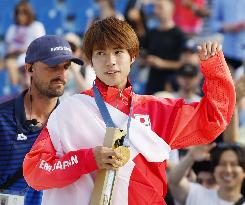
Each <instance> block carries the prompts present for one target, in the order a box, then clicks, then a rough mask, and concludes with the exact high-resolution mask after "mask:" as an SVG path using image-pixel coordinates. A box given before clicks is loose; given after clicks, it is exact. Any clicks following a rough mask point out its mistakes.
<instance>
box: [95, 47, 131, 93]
mask: <svg viewBox="0 0 245 205" xmlns="http://www.w3.org/2000/svg"><path fill="white" fill-rule="evenodd" d="M133 61H134V59H132V60H131V57H130V55H129V53H128V51H127V50H126V49H123V48H106V49H103V50H99V49H94V50H93V53H92V66H93V68H94V70H95V73H96V76H97V77H98V78H99V79H100V80H101V81H102V82H104V83H105V84H106V85H109V86H114V87H117V88H118V89H120V90H121V89H124V88H125V87H126V84H127V78H128V74H129V71H130V66H131V64H132V63H133Z"/></svg>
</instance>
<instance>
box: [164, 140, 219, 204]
mask: <svg viewBox="0 0 245 205" xmlns="http://www.w3.org/2000/svg"><path fill="white" fill-rule="evenodd" d="M214 146H215V144H211V145H205V146H196V147H192V148H191V149H190V150H189V151H188V153H187V154H186V156H184V157H183V158H182V160H181V161H180V162H179V163H178V164H177V165H176V166H175V167H173V168H171V169H170V171H169V173H168V182H169V187H170V190H171V193H172V195H173V197H174V199H176V200H177V201H178V202H180V203H181V204H184V203H185V201H186V198H187V196H188V193H189V191H190V182H189V180H188V179H187V177H186V175H187V172H188V171H189V170H190V169H191V167H192V165H193V164H194V162H195V161H203V160H207V159H209V151H210V150H211V149H212V148H213V147H214Z"/></svg>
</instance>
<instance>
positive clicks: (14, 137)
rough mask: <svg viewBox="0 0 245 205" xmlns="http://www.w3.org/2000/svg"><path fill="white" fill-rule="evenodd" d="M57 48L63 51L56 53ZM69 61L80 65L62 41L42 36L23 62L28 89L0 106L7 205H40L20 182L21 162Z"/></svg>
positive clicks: (0, 162)
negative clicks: (8, 202) (7, 195)
mask: <svg viewBox="0 0 245 205" xmlns="http://www.w3.org/2000/svg"><path fill="white" fill-rule="evenodd" d="M60 47H61V48H63V49H62V50H61V49H60V50H59V49H56V50H55V48H60ZM52 49H53V50H52ZM71 61H75V62H76V63H80V64H81V63H82V61H81V60H80V59H77V58H75V57H74V56H72V52H71V48H70V46H69V44H68V42H66V41H65V40H64V39H62V38H60V37H57V36H43V37H40V38H37V39H36V40H34V41H32V43H31V44H30V46H29V47H28V50H27V53H26V58H25V63H26V64H25V70H26V72H28V73H29V75H30V78H31V80H30V81H31V85H30V87H29V89H26V90H25V91H24V92H23V93H22V94H21V95H19V96H17V97H16V98H14V99H12V100H9V101H7V102H5V103H3V104H1V105H0V131H1V134H0V135H1V140H0V147H1V150H0V176H1V179H0V190H1V192H0V195H1V193H2V191H3V193H5V194H10V196H9V201H10V200H13V198H17V202H16V204H25V205H39V204H40V203H41V196H42V195H41V192H37V191H35V190H33V189H32V188H30V187H29V186H28V185H27V183H26V181H25V180H24V178H23V172H22V163H23V158H24V156H25V154H26V153H27V152H28V151H29V150H30V149H31V147H32V145H33V143H34V142H35V140H36V138H37V136H38V134H39V133H40V131H41V129H42V127H43V126H45V124H46V122H47V120H48V117H49V115H50V113H51V112H52V111H53V110H54V109H55V108H56V106H57V105H58V97H59V96H61V95H62V94H63V92H64V85H65V83H66V81H67V71H68V68H69V66H70V64H71ZM17 196H19V197H17Z"/></svg>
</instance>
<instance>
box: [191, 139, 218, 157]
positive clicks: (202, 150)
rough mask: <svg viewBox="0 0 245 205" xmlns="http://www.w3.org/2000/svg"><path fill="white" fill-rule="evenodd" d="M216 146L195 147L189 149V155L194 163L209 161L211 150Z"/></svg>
mask: <svg viewBox="0 0 245 205" xmlns="http://www.w3.org/2000/svg"><path fill="white" fill-rule="evenodd" d="M215 146H216V144H215V143H212V144H208V145H199V146H193V147H191V148H190V149H189V155H190V156H191V157H192V158H193V160H194V161H203V160H209V158H210V150H211V149H213V148H214V147H215Z"/></svg>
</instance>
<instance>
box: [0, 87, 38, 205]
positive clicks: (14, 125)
mask: <svg viewBox="0 0 245 205" xmlns="http://www.w3.org/2000/svg"><path fill="white" fill-rule="evenodd" d="M25 93H26V91H25V92H24V93H22V94H21V95H19V96H18V97H16V98H14V99H12V100H9V101H7V102H5V103H3V104H1V105H0V185H2V184H4V183H5V182H6V181H7V179H8V178H9V177H11V176H13V175H14V174H15V173H16V172H17V171H18V170H20V169H22V163H23V159H24V157H25V155H26V153H27V152H29V150H30V149H31V147H32V145H33V143H34V142H35V140H36V138H37V136H38V135H39V133H40V131H41V128H39V127H36V126H34V127H31V126H28V125H27V123H26V116H25V110H24V101H23V99H24V95H25ZM7 193H13V194H22V195H23V193H24V195H25V205H39V204H41V199H42V192H38V191H35V190H34V189H32V188H30V187H28V185H27V183H26V182H25V180H24V178H23V176H21V177H20V178H19V179H18V180H17V181H16V182H15V183H14V184H12V185H11V186H10V187H8V188H7Z"/></svg>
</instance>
